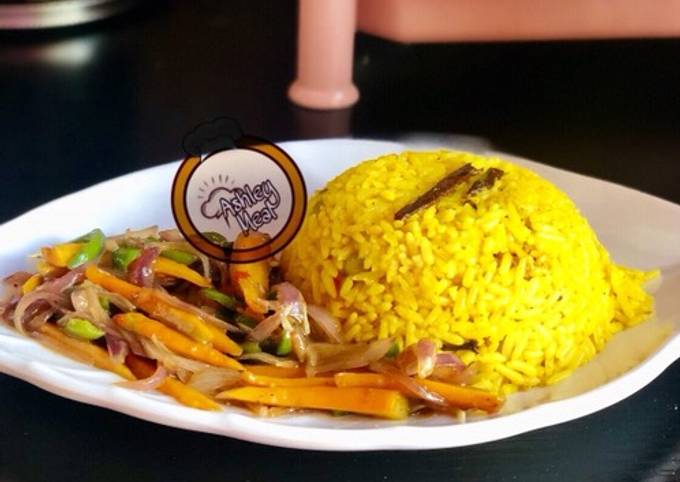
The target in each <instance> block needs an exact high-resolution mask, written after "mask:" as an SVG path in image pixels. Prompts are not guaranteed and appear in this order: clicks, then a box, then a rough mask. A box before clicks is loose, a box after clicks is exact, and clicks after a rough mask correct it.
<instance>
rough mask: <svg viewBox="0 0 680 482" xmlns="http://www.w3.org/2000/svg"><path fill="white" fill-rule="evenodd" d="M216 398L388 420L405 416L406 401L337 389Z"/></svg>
mask: <svg viewBox="0 0 680 482" xmlns="http://www.w3.org/2000/svg"><path fill="white" fill-rule="evenodd" d="M217 398H220V399H225V400H232V401H238V402H244V403H259V404H263V405H275V406H278V407H293V408H315V409H321V410H341V411H344V412H353V413H360V414H363V415H372V416H376V417H384V418H390V419H395V420H399V419H404V418H406V417H407V416H408V401H407V400H406V398H405V397H404V396H403V395H402V394H401V393H399V392H398V391H396V390H382V389H378V388H363V387H353V388H337V387H241V388H234V389H231V390H227V391H224V392H222V393H220V394H218V395H217Z"/></svg>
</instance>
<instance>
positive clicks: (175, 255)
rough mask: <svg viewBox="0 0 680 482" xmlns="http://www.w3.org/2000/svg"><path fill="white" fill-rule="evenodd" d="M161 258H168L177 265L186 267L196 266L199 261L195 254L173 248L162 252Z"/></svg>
mask: <svg viewBox="0 0 680 482" xmlns="http://www.w3.org/2000/svg"><path fill="white" fill-rule="evenodd" d="M161 257H163V258H168V259H169V260H171V261H174V262H175V263H180V264H186V265H190V264H194V263H195V262H196V261H198V256H196V255H195V254H193V253H190V252H188V251H183V250H181V249H173V248H168V249H164V250H163V251H161Z"/></svg>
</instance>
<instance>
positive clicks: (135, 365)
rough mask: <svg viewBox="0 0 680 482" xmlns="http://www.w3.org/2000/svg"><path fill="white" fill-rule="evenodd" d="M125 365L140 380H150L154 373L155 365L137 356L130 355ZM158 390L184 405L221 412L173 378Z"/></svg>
mask: <svg viewBox="0 0 680 482" xmlns="http://www.w3.org/2000/svg"><path fill="white" fill-rule="evenodd" d="M125 363H126V364H127V366H128V367H130V370H131V371H132V373H134V374H135V375H136V376H138V377H139V378H148V377H150V376H151V375H152V374H153V372H154V367H153V364H152V363H150V362H148V361H147V360H145V359H144V358H141V357H138V356H136V355H128V357H127V359H126V360H125ZM158 390H159V391H161V392H163V393H165V394H166V395H169V396H171V397H173V398H174V399H176V400H177V401H178V402H180V403H181V404H183V405H187V406H188V407H194V408H198V409H201V410H220V406H219V405H218V404H217V403H215V402H214V401H212V400H211V399H210V398H208V397H206V396H205V395H203V394H202V393H201V392H199V391H198V390H196V389H195V388H192V387H189V386H187V385H185V384H184V383H182V382H180V381H179V380H176V379H174V378H172V377H167V378H165V380H164V381H163V382H162V383H161V384H160V385H159V386H158Z"/></svg>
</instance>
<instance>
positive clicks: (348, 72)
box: [288, 0, 359, 109]
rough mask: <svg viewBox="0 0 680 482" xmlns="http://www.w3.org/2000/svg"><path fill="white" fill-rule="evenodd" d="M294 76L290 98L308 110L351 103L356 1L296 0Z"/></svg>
mask: <svg viewBox="0 0 680 482" xmlns="http://www.w3.org/2000/svg"><path fill="white" fill-rule="evenodd" d="M299 9H300V10H299V25H298V59H297V78H296V79H295V81H294V82H293V83H292V84H291V86H290V88H289V89H288V96H289V97H290V99H291V100H292V101H293V102H295V103H296V104H299V105H301V106H303V107H309V108H312V109H340V108H343V107H348V106H350V105H352V104H354V103H355V102H356V101H357V100H358V99H359V92H358V91H357V88H356V87H355V86H354V84H353V83H352V65H353V57H354V33H355V28H356V11H357V0H300V3H299Z"/></svg>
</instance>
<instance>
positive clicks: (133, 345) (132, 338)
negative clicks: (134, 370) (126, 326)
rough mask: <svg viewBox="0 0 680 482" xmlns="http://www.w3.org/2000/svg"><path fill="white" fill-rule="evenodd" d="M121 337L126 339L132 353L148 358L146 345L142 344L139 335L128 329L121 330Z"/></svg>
mask: <svg viewBox="0 0 680 482" xmlns="http://www.w3.org/2000/svg"><path fill="white" fill-rule="evenodd" d="M120 337H121V338H122V339H123V340H125V342H126V343H127V344H128V347H129V348H130V351H131V352H132V353H134V354H135V355H137V356H142V357H144V358H146V356H147V355H146V351H145V350H144V347H143V346H142V343H141V341H139V340H140V339H139V338H138V337H137V335H135V334H134V333H130V332H129V331H127V330H120Z"/></svg>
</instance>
